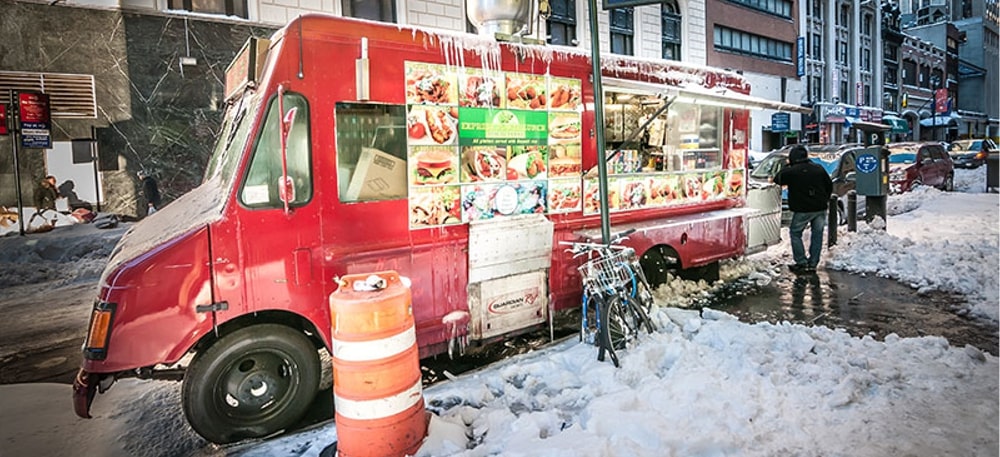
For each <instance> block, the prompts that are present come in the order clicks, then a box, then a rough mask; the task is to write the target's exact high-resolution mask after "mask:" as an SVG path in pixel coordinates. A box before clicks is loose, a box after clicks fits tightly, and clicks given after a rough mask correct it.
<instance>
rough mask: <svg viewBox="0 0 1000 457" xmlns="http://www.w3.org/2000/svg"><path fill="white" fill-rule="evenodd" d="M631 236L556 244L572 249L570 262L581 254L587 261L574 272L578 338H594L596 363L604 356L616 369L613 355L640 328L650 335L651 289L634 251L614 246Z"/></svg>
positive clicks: (602, 359) (589, 340) (651, 327)
mask: <svg viewBox="0 0 1000 457" xmlns="http://www.w3.org/2000/svg"><path fill="white" fill-rule="evenodd" d="M633 232H635V229H631V230H627V231H625V232H622V233H619V234H617V235H615V236H614V237H613V238H612V239H611V241H610V242H609V243H608V244H598V243H583V242H565V241H564V242H560V244H563V245H569V246H572V248H571V249H569V251H570V252H572V253H573V257H574V258H576V257H579V256H582V255H584V254H586V255H587V258H588V260H587V261H586V262H584V264H583V265H581V266H580V267H579V268H578V270H579V271H580V275H581V279H582V282H583V309H582V317H581V320H580V338H581V340H582V341H585V342H592V338H589V337H590V336H592V335H593V334H596V336H597V338H596V342H597V344H598V356H597V360H599V361H604V358H605V353H607V354H608V355H609V356H610V358H611V361H612V363H613V364H614V365H615V366H616V367H618V366H620V363H619V360H618V354H617V353H616V351H618V350H622V349H625V347H626V346H627V345H628V343H629V342H631V341H632V340H634V339H635V338H636V337H637V336H638V334H639V332H640V331H641V330H642V328H645V329H646V331H647V332H649V333H652V332H653V331H654V325H653V322H652V320H651V319H650V318H649V312H650V310H651V309H652V303H653V296H652V289H651V287H650V286H649V283H648V282H647V281H646V277H645V274H643V271H642V268H641V266H640V265H639V261H638V258H637V256H636V254H635V250H634V249H632V248H630V247H627V246H621V245H619V244H618V243H621V242H622V241H623V240H625V239H627V237H628V235H629V234H631V233H633ZM595 255H596V257H595ZM591 307H593V309H594V321H595V323H594V329H593V330H594V331H593V333H591V328H590V327H591V325H590V322H589V320H588V319H589V311H590V308H591Z"/></svg>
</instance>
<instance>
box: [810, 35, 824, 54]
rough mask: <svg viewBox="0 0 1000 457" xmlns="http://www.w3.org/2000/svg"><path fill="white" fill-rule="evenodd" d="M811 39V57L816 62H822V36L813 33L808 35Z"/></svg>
mask: <svg viewBox="0 0 1000 457" xmlns="http://www.w3.org/2000/svg"><path fill="white" fill-rule="evenodd" d="M810 36H811V37H812V55H811V56H810V57H812V58H813V59H816V60H823V36H822V35H820V34H818V33H814V34H812V35H810Z"/></svg>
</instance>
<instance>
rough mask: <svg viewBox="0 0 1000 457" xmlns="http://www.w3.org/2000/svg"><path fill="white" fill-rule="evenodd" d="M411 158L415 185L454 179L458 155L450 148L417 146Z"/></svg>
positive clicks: (442, 182)
mask: <svg viewBox="0 0 1000 457" xmlns="http://www.w3.org/2000/svg"><path fill="white" fill-rule="evenodd" d="M411 160H412V163H413V166H412V169H413V184H414V185H416V186H420V185H427V184H446V183H451V182H455V181H456V174H455V171H456V164H457V162H458V156H457V155H456V154H455V153H454V151H453V150H452V149H450V148H418V149H417V150H416V152H415V153H414V154H413V155H412V157H411Z"/></svg>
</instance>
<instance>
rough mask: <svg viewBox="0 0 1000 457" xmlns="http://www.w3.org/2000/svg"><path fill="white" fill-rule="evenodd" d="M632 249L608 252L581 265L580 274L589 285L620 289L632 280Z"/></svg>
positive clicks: (605, 288) (601, 288) (600, 288)
mask: <svg viewBox="0 0 1000 457" xmlns="http://www.w3.org/2000/svg"><path fill="white" fill-rule="evenodd" d="M634 252H635V251H633V250H632V249H618V250H613V251H610V252H606V253H605V254H606V255H605V256H604V257H600V258H597V259H592V260H589V261H587V262H586V263H584V264H583V265H580V268H579V271H580V276H581V277H582V278H583V282H584V284H585V285H586V286H587V287H591V288H595V289H598V290H608V289H618V288H620V287H622V286H624V285H625V284H626V283H629V282H631V281H632V272H631V270H630V269H631V259H632V257H633V256H634Z"/></svg>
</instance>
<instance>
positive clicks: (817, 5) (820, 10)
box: [809, 0, 826, 22]
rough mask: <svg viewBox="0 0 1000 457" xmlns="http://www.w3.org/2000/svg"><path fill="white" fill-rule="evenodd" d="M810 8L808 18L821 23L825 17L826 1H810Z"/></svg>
mask: <svg viewBox="0 0 1000 457" xmlns="http://www.w3.org/2000/svg"><path fill="white" fill-rule="evenodd" d="M810 5H811V6H812V8H811V11H810V12H809V16H811V17H813V18H816V19H818V20H819V21H820V22H823V18H824V17H826V10H825V8H826V1H825V0H812V2H811V3H810Z"/></svg>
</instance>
